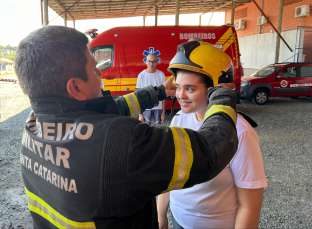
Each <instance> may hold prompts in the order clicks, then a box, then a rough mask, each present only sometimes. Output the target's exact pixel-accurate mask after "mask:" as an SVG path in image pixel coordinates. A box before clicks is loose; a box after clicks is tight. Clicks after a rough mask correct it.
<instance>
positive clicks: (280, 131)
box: [0, 75, 312, 229]
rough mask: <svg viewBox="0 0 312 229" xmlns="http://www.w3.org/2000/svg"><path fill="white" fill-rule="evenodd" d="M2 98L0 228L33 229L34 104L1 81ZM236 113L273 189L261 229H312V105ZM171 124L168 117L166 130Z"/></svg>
mask: <svg viewBox="0 0 312 229" xmlns="http://www.w3.org/2000/svg"><path fill="white" fill-rule="evenodd" d="M6 78H14V76H10V75H9V76H7V77H6ZM0 97H1V112H2V114H1V119H0V172H1V177H0V227H1V228H32V220H31V217H30V214H29V211H28V207H27V202H26V195H25V190H24V187H23V183H22V180H21V174H20V162H19V150H20V142H21V137H22V128H23V125H24V121H25V120H26V117H27V116H28V114H29V112H30V103H29V100H28V98H27V97H26V96H25V95H23V93H22V92H21V89H20V87H19V85H18V84H15V83H8V82H1V81H0ZM238 109H239V110H240V111H243V112H245V113H247V114H249V115H250V116H251V117H253V118H254V120H255V121H257V122H258V124H259V126H258V127H257V128H256V131H257V132H258V134H259V137H260V141H261V150H262V153H263V160H264V167H265V173H266V176H267V179H268V183H269V186H268V187H267V188H265V192H264V201H263V207H262V211H261V219H260V226H259V227H260V228H296V229H297V228H307V229H310V228H312V217H311V216H312V214H311V212H312V183H311V177H312V171H311V164H312V141H311V140H312V137H311V136H312V122H310V121H309V120H310V117H311V114H312V99H311V98H305V97H302V98H299V99H296V100H293V99H291V98H270V100H269V102H268V103H267V104H266V105H263V106H258V105H254V104H253V103H252V102H251V101H250V100H243V101H242V103H241V104H239V105H238ZM169 123H170V117H169V113H168V114H167V120H166V121H165V124H167V125H168V124H169ZM169 216H170V214H169Z"/></svg>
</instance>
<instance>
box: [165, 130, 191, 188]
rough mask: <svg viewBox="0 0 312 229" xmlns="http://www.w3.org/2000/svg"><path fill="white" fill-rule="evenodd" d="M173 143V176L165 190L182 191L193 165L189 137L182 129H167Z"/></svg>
mask: <svg viewBox="0 0 312 229" xmlns="http://www.w3.org/2000/svg"><path fill="white" fill-rule="evenodd" d="M169 128H170V130H171V132H172V135H173V141H174V147H175V159H174V166H173V174H172V178H171V181H170V183H169V185H168V188H167V190H165V191H163V192H162V193H165V192H169V191H171V190H175V189H182V188H183V187H184V185H185V183H186V182H187V181H188V179H189V177H190V172H191V168H192V165H193V156H194V155H193V150H192V145H191V140H190V137H189V136H188V134H187V132H186V131H185V130H184V129H183V128H182V127H171V126H170V127H169Z"/></svg>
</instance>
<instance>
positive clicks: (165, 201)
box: [157, 192, 170, 229]
mask: <svg viewBox="0 0 312 229" xmlns="http://www.w3.org/2000/svg"><path fill="white" fill-rule="evenodd" d="M169 199H170V192H166V193H164V194H161V195H159V196H158V198H157V212H158V223H159V225H158V226H159V228H160V229H168V218H167V211H168V206H169Z"/></svg>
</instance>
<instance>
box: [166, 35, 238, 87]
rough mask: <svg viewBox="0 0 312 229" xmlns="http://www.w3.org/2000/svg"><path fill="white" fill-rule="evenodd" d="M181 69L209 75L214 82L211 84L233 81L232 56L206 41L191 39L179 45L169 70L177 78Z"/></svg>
mask: <svg viewBox="0 0 312 229" xmlns="http://www.w3.org/2000/svg"><path fill="white" fill-rule="evenodd" d="M179 69H183V70H187V71H191V72H197V73H201V74H204V75H207V76H208V77H210V79H211V80H212V82H213V85H211V86H217V84H218V83H232V82H233V66H232V60H231V58H230V57H229V56H228V55H227V54H225V53H224V52H223V51H221V50H220V49H218V48H216V47H214V46H213V45H211V44H209V43H206V42H199V41H189V42H185V43H183V44H181V45H179V46H178V50H177V53H176V55H175V56H174V57H173V59H172V60H171V61H170V64H169V68H168V71H169V72H171V73H172V74H173V76H174V77H175V78H176V72H177V70H179Z"/></svg>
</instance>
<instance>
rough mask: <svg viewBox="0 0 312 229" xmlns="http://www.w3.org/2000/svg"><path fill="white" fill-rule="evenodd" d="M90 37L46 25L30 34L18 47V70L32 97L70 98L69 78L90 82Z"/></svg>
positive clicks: (24, 88) (20, 80)
mask: <svg viewBox="0 0 312 229" xmlns="http://www.w3.org/2000/svg"><path fill="white" fill-rule="evenodd" d="M87 44H88V38H87V37H86V35H85V34H83V33H81V32H79V31H77V30H76V29H73V28H68V27H64V26H46V27H43V28H40V29H38V30H36V31H34V32H32V33H30V34H29V35H28V36H27V37H26V38H24V39H23V40H22V41H21V42H20V43H19V45H18V48H17V51H16V56H15V71H16V74H17V77H18V80H19V83H20V86H21V88H22V90H23V92H24V93H25V94H27V95H28V96H29V97H38V96H64V97H67V96H68V92H67V87H66V85H67V82H68V80H69V79H70V78H73V77H76V78H81V79H83V80H84V81H88V76H87V72H86V65H87V57H86V55H85V51H86V49H87Z"/></svg>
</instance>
